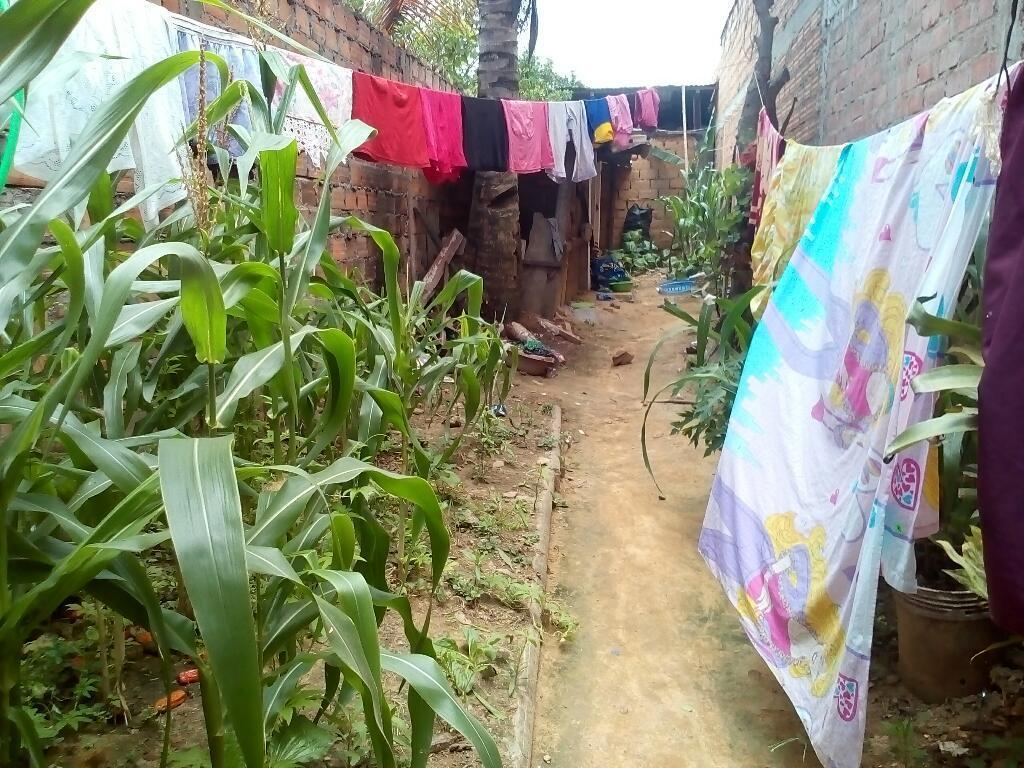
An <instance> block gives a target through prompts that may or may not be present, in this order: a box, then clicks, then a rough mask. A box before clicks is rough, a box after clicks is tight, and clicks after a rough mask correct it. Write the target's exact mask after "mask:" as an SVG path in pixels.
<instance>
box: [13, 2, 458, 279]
mask: <svg viewBox="0 0 1024 768" xmlns="http://www.w3.org/2000/svg"><path fill="white" fill-rule="evenodd" d="M234 1H235V4H236V5H238V6H239V7H242V8H243V9H244V8H245V6H246V5H247V4H246V3H244V2H239V0H234ZM150 2H158V3H160V4H162V5H163V6H164V7H166V8H167V9H168V10H170V11H173V12H175V13H185V14H187V15H190V16H192V17H193V18H196V19H199V20H200V21H203V22H205V23H207V24H211V25H213V26H218V27H221V28H224V29H231V30H233V31H235V32H238V33H240V34H243V35H247V34H248V30H247V29H246V25H245V23H244V21H241V20H239V19H238V17H236V16H234V15H233V14H229V13H228V12H227V11H224V10H221V9H219V8H214V7H211V6H207V5H203V4H201V3H199V2H198V0H192V2H191V3H189V2H187V0H150ZM270 6H271V12H272V15H273V16H274V18H273V21H272V24H273V25H274V26H275V27H276V28H278V29H280V30H281V31H283V32H285V33H286V34H288V35H289V37H291V38H292V39H294V40H296V41H297V42H299V43H301V44H302V45H304V46H306V47H307V48H311V49H313V50H316V51H318V52H319V53H321V54H322V55H323V56H325V57H327V58H330V59H333V60H334V61H335V62H337V63H338V64H341V65H343V66H346V67H349V68H351V69H356V70H360V71H364V72H370V73H372V74H376V75H381V76H384V77H389V78H392V79H394V80H399V81H402V82H406V83H412V84H415V85H421V86H427V87H432V88H438V89H441V90H451V86H450V85H449V84H448V83H447V82H445V81H444V80H443V79H442V78H441V77H440V76H439V75H437V74H436V73H434V72H433V71H431V70H430V69H429V68H428V67H427V66H426V65H425V64H424V63H423V62H422V61H420V60H419V59H417V58H416V57H415V56H413V55H411V54H409V53H408V52H407V51H405V50H403V49H402V48H399V47H398V46H396V45H395V44H394V43H393V42H392V41H391V40H390V39H389V38H387V37H386V36H384V35H382V34H381V33H379V32H377V31H375V30H374V29H373V28H372V27H371V26H370V25H369V24H368V23H367V22H366V21H365V20H364V19H362V18H360V17H358V16H357V15H356V14H355V13H353V12H352V11H351V10H350V9H349V8H348V7H347V6H346V5H343V4H342V3H341V0H270ZM298 172H299V180H298V189H297V191H296V195H297V197H298V201H299V203H300V207H301V208H302V209H303V210H304V211H305V212H306V213H307V215H312V213H313V211H315V209H316V206H317V205H318V203H319V199H320V189H319V188H318V185H317V183H316V181H315V179H316V176H317V174H316V171H315V169H313V168H312V167H311V166H310V164H309V163H308V162H307V161H306V159H305V157H304V156H301V157H300V161H299V169H298ZM12 182H13V183H14V184H18V183H24V184H28V185H29V186H33V185H34V182H32V180H29V179H25V178H24V177H20V176H18V175H15V177H14V178H13V179H12ZM330 185H331V200H332V206H331V208H332V211H333V212H334V213H335V214H337V215H345V214H355V215H357V216H359V217H360V218H363V219H365V220H366V221H369V222H370V223H371V224H374V225H376V226H378V227H381V228H384V229H387V230H388V231H389V232H391V233H392V234H393V235H394V237H395V240H396V241H397V243H398V246H399V249H400V250H401V253H402V256H403V259H405V260H406V263H405V264H403V274H402V278H403V281H404V279H405V276H406V274H407V273H408V274H409V275H410V277H412V278H413V279H415V278H416V277H417V276H423V274H424V273H425V272H426V270H427V268H428V267H429V266H430V263H431V262H432V261H433V259H434V257H435V256H436V255H437V251H438V248H437V246H436V244H435V243H434V241H433V239H432V238H431V237H430V236H428V233H427V230H428V226H427V225H428V224H429V228H430V229H431V230H432V231H433V232H434V233H435V234H436V235H438V236H439V237H441V238H443V236H444V235H445V234H446V233H447V232H448V231H450V230H451V229H452V228H453V227H458V228H459V229H461V230H462V231H463V232H465V231H466V228H467V219H468V211H469V205H468V193H467V191H466V184H465V183H459V184H453V185H444V186H433V185H431V184H429V183H427V181H426V180H425V179H424V178H423V174H422V173H420V172H419V171H414V170H411V169H405V168H398V167H394V166H387V165H378V164H374V163H367V162H363V161H361V160H357V159H355V158H352V159H350V160H349V163H348V165H347V166H343V167H342V168H340V169H339V170H338V171H337V172H336V173H335V175H334V176H333V177H332V178H331V180H330ZM122 191H125V192H129V191H130V186H126V187H125V189H124V190H122ZM32 197H34V190H32V189H25V190H12V189H8V190H7V191H6V192H3V191H0V201H9V200H18V201H24V200H27V199H32ZM416 210H418V211H419V213H420V214H421V215H419V216H417V215H416V214H415V213H414V211H416ZM424 221H426V222H427V224H424ZM331 251H332V253H333V254H334V257H335V260H336V261H337V262H338V263H339V264H341V265H342V266H344V267H345V268H347V269H349V270H350V271H352V272H353V273H355V274H358V275H361V276H362V277H363V278H365V279H366V280H367V281H368V282H370V283H372V284H375V285H379V283H380V282H381V279H382V276H381V274H380V270H379V265H380V259H379V251H378V250H377V248H376V246H374V245H373V243H372V241H371V240H369V239H368V238H365V237H363V236H359V235H351V234H339V235H336V236H335V237H334V239H333V240H332V242H331ZM407 266H408V267H410V269H408V270H407V269H406V267H407Z"/></svg>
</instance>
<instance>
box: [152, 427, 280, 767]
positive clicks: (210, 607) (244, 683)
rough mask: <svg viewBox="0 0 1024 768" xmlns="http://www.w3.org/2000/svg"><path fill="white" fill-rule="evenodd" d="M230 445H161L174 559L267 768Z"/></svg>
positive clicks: (245, 743) (230, 703)
mask: <svg viewBox="0 0 1024 768" xmlns="http://www.w3.org/2000/svg"><path fill="white" fill-rule="evenodd" d="M231 443H232V439H231V438H230V437H223V438H207V439H185V440H163V441H161V442H160V449H159V460H160V489H161V493H162V495H163V500H164V506H165V508H166V510H167V522H168V524H169V526H170V529H171V537H172V539H173V541H174V551H175V554H176V555H177V558H178V565H179V567H180V568H181V575H182V578H183V580H184V582H185V588H186V589H187V590H188V595H189V598H190V599H191V601H192V607H193V609H194V611H195V616H196V623H197V624H198V625H199V631H200V633H201V634H202V637H203V643H204V645H205V646H206V650H207V653H208V655H209V665H210V668H211V670H212V672H213V674H214V676H215V677H216V679H217V683H218V686H219V687H220V691H221V695H222V697H223V701H224V706H225V708H226V710H227V714H228V719H229V721H230V723H231V725H232V728H233V730H234V732H235V736H236V738H237V740H238V744H239V746H240V747H241V750H242V754H243V756H244V758H245V763H246V765H247V766H248V768H260V767H261V766H262V765H263V762H264V745H265V741H266V739H265V735H264V730H263V722H264V720H263V710H262V704H261V702H262V701H263V692H262V687H261V682H260V681H261V670H260V661H259V658H260V656H259V649H258V647H257V641H256V625H255V622H254V620H253V615H252V608H251V606H250V604H249V578H248V572H247V569H246V553H245V538H244V534H243V529H242V506H241V501H240V499H239V496H238V483H237V480H236V478H235V471H234V464H233V461H232V456H231Z"/></svg>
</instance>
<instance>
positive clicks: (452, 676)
mask: <svg viewBox="0 0 1024 768" xmlns="http://www.w3.org/2000/svg"><path fill="white" fill-rule="evenodd" d="M504 640H505V638H504V636H502V635H494V634H488V635H481V634H480V633H479V632H478V631H477V630H476V629H474V628H473V627H465V628H464V629H463V630H462V637H461V638H453V637H441V638H439V639H438V640H435V641H434V650H435V651H436V652H437V661H438V663H439V664H440V665H441V668H442V669H444V671H445V674H447V675H448V679H449V680H450V681H451V683H452V686H453V687H454V688H455V690H456V691H457V692H458V693H459V694H460V695H462V696H468V695H469V694H471V693H473V692H474V690H475V689H476V685H477V682H478V681H479V680H482V679H486V678H488V677H493V676H494V675H495V674H497V672H498V662H499V660H500V658H501V657H502V650H501V646H502V644H503V642H504Z"/></svg>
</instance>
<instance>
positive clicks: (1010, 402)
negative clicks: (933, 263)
mask: <svg viewBox="0 0 1024 768" xmlns="http://www.w3.org/2000/svg"><path fill="white" fill-rule="evenodd" d="M1018 72H1019V70H1018V71H1017V72H1015V73H1014V74H1015V75H1016V81H1015V82H1014V84H1013V87H1012V88H1011V89H1010V93H1009V98H1008V101H1007V104H1006V116H1005V121H1004V123H1003V134H1002V142H1001V143H1002V165H1003V168H1002V173H1001V175H1000V177H999V185H998V187H997V189H996V202H995V209H994V210H993V212H992V226H991V228H990V229H989V235H988V256H987V258H986V260H985V291H984V299H983V300H984V319H983V321H982V331H983V347H984V357H985V372H984V373H983V374H982V378H981V386H980V387H979V388H978V395H979V401H978V406H979V407H978V419H979V422H980V424H979V430H978V443H979V444H978V453H979V455H978V506H979V509H981V528H982V535H983V538H984V543H985V576H986V580H987V582H988V597H989V605H990V608H991V611H992V618H993V619H994V620H995V621H996V623H997V624H999V625H1000V626H1001V627H1003V629H1005V630H1007V631H1009V632H1013V633H1014V634H1021V633H1024V560H1022V558H1021V551H1022V547H1024V518H1022V517H1021V514H1020V490H1019V487H1018V485H1017V481H1018V480H1019V479H1020V478H1021V477H1022V476H1024V454H1022V453H1021V449H1020V445H1021V429H1022V427H1024V401H1022V400H1021V396H1020V395H1021V391H1022V388H1024V346H1022V344H1021V335H1020V332H1021V328H1024V303H1021V302H1020V297H1021V295H1022V291H1024V239H1022V238H1021V232H1020V228H1021V222H1022V221H1024V188H1022V186H1021V179H1022V178H1024V177H1022V175H1021V174H1022V173H1024V77H1020V76H1019V74H1018Z"/></svg>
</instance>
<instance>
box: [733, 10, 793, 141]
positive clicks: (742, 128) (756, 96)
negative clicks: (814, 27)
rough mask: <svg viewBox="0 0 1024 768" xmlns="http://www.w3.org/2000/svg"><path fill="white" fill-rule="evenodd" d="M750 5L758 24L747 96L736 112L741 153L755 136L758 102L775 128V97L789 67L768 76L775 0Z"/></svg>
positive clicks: (776, 124) (771, 51)
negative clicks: (752, 71) (741, 108)
mask: <svg viewBox="0 0 1024 768" xmlns="http://www.w3.org/2000/svg"><path fill="white" fill-rule="evenodd" d="M750 3H751V4H752V5H753V6H754V13H755V14H756V16H757V24H758V33H757V40H756V44H757V60H756V61H755V63H754V75H753V78H752V79H751V81H750V83H749V85H748V86H747V95H746V97H745V99H744V102H743V110H742V112H741V113H740V124H739V130H738V136H737V142H736V143H737V146H738V147H739V150H740V151H741V152H742V151H743V149H744V148H745V147H746V146H747V145H748V144H749V143H750V142H751V141H753V140H754V139H755V138H756V137H757V116H758V114H759V113H760V112H761V106H762V103H763V106H764V108H765V111H766V112H767V113H768V118H769V119H770V120H771V121H772V125H774V126H776V127H778V125H779V114H778V106H777V104H778V96H779V92H780V91H781V90H782V88H783V86H785V85H786V83H788V82H789V79H790V73H789V67H783V69H782V71H781V72H780V73H779V74H778V75H776V76H775V77H774V78H773V77H772V59H773V56H774V48H775V28H776V27H777V26H778V25H779V19H778V17H776V16H772V8H773V7H774V5H775V0H750Z"/></svg>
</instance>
